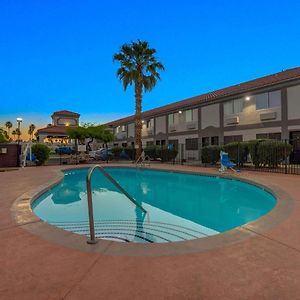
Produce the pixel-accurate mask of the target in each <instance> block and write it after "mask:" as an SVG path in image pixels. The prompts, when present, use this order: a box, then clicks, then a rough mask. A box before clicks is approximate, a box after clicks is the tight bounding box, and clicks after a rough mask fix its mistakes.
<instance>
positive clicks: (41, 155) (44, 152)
mask: <svg viewBox="0 0 300 300" xmlns="http://www.w3.org/2000/svg"><path fill="white" fill-rule="evenodd" d="M31 150H32V153H33V154H34V155H35V157H36V164H37V165H38V166H41V165H43V164H44V163H45V162H46V161H47V160H48V159H49V156H50V149H49V147H48V146H46V145H44V144H33V145H32V148H31Z"/></svg>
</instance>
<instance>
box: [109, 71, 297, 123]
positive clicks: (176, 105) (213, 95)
mask: <svg viewBox="0 0 300 300" xmlns="http://www.w3.org/2000/svg"><path fill="white" fill-rule="evenodd" d="M298 78H299V79H300V67H297V68H293V69H288V70H285V71H282V72H279V73H275V74H272V75H268V76H264V77H260V78H257V79H254V80H250V81H247V82H243V83H240V84H237V85H233V86H230V87H226V88H223V89H219V90H216V91H213V92H209V93H206V94H202V95H200V96H195V97H192V98H188V99H185V100H182V101H178V102H173V103H170V104H167V105H164V106H160V107H158V108H154V109H151V110H148V111H145V112H143V113H142V117H143V118H146V117H151V116H154V115H157V114H161V113H165V112H170V111H174V110H177V109H182V108H185V107H189V106H194V105H197V104H202V103H207V102H214V101H217V100H219V99H221V98H223V97H226V96H234V95H238V94H241V93H245V92H247V91H251V90H255V89H258V88H263V87H268V86H272V85H275V84H279V83H283V82H286V81H290V80H294V79H298ZM133 120H134V115H132V116H129V117H126V118H122V119H119V120H115V121H112V122H109V123H107V124H106V125H118V124H121V123H127V122H131V121H133Z"/></svg>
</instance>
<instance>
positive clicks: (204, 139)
mask: <svg viewBox="0 0 300 300" xmlns="http://www.w3.org/2000/svg"><path fill="white" fill-rule="evenodd" d="M208 145H209V137H203V138H202V147H205V146H208Z"/></svg>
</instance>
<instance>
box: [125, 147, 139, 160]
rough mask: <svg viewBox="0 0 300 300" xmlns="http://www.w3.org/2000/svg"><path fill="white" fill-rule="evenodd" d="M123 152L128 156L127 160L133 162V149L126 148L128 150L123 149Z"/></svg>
mask: <svg viewBox="0 0 300 300" xmlns="http://www.w3.org/2000/svg"><path fill="white" fill-rule="evenodd" d="M124 152H125V153H126V154H127V155H128V157H129V159H131V160H135V152H136V150H135V148H133V147H128V148H124Z"/></svg>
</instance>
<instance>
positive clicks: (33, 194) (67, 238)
mask: <svg viewBox="0 0 300 300" xmlns="http://www.w3.org/2000/svg"><path fill="white" fill-rule="evenodd" d="M103 166H106V167H109V168H119V167H123V168H136V167H135V166H133V165H124V164H122V165H103ZM89 167H91V165H84V166H70V167H64V168H62V169H60V170H57V171H56V176H55V177H54V178H53V180H51V182H48V183H46V184H43V185H41V186H39V187H38V188H35V189H32V190H30V191H28V192H26V193H24V194H23V195H22V196H20V197H18V198H17V199H16V200H15V202H14V203H13V205H12V207H11V214H12V217H13V219H14V220H15V222H16V223H17V225H19V226H21V227H22V228H24V229H25V230H27V231H29V232H31V233H32V234H35V235H37V236H39V237H40V238H42V239H43V240H46V241H48V242H51V243H56V244H59V245H62V246H64V247H68V248H73V249H77V250H80V251H84V252H91V253H101V254H105V255H120V256H165V255H168V256H169V255H183V254H189V253H196V252H205V251H208V250H212V249H217V248H221V247H224V246H227V245H231V244H234V243H238V242H241V241H243V240H245V239H247V238H251V237H254V236H257V235H259V234H263V233H264V232H266V231H268V230H270V229H271V228H273V227H275V226H276V225H278V224H280V223H281V222H283V221H284V220H285V219H286V218H287V217H288V216H289V214H290V213H291V212H292V210H293V207H294V200H293V199H292V197H291V196H290V195H289V194H288V193H287V192H286V191H284V190H283V189H281V188H279V187H278V186H277V185H276V186H275V185H269V184H268V185H265V184H261V183H260V182H257V181H255V179H253V178H251V179H249V178H247V177H245V176H244V174H242V173H237V174H230V175H229V174H221V173H209V172H203V170H199V171H196V170H195V171H194V170H193V171H190V170H174V169H172V168H171V166H170V168H168V167H166V166H165V165H164V167H163V168H162V167H159V166H157V165H155V166H151V168H150V170H158V171H165V172H175V173H185V174H193V175H198V176H211V177H220V178H226V179H234V180H239V181H242V182H246V183H250V184H253V185H255V186H257V187H259V188H262V189H264V190H266V191H268V192H269V193H271V194H273V195H274V196H275V197H276V200H277V202H276V205H275V207H274V208H273V209H272V210H271V211H270V212H269V213H267V214H266V215H264V216H262V217H261V218H259V219H257V220H255V221H252V222H249V223H247V224H244V225H242V226H239V227H236V228H234V229H231V230H229V231H226V232H223V233H219V234H217V235H213V236H208V237H204V238H198V239H193V240H188V241H178V242H171V243H153V244H142V243H122V242H117V241H109V240H98V243H97V244H95V245H90V244H87V243H86V240H87V238H86V237H85V236H82V235H79V234H75V233H72V232H70V231H66V230H63V229H60V228H58V227H56V226H54V225H51V224H49V223H47V222H45V221H43V220H42V219H40V218H39V217H38V216H37V215H35V214H34V212H33V211H32V208H31V204H32V202H33V201H35V200H36V199H37V198H38V197H39V196H40V195H41V194H43V193H44V192H46V191H47V190H49V189H51V188H52V187H53V186H55V185H57V184H58V183H59V182H61V181H62V180H63V178H64V172H65V171H70V170H77V169H86V168H89ZM142 169H146V170H148V169H149V167H148V168H142Z"/></svg>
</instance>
